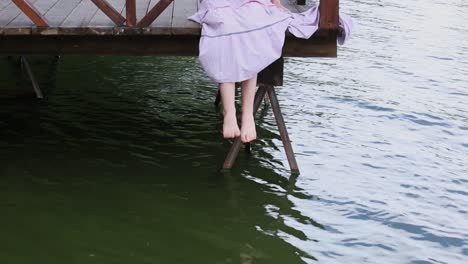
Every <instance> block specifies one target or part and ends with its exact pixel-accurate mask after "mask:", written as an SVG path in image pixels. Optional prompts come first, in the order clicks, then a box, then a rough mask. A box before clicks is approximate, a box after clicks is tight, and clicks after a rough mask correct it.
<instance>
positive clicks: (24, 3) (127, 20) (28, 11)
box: [12, 0, 174, 27]
mask: <svg viewBox="0 0 468 264" xmlns="http://www.w3.org/2000/svg"><path fill="white" fill-rule="evenodd" d="M12 1H13V3H15V4H16V6H18V8H19V9H21V11H22V12H23V13H24V14H25V15H26V16H27V17H28V18H29V19H31V21H32V22H33V23H34V24H35V25H36V26H37V27H49V25H50V24H49V22H48V21H47V19H46V18H45V17H44V16H42V15H41V13H40V12H39V11H38V10H37V9H36V8H35V7H34V6H33V5H32V4H31V2H30V1H29V0H12ZM91 1H92V2H93V3H94V4H95V5H96V6H97V7H98V8H99V9H100V10H101V11H102V12H103V13H104V14H105V15H106V16H107V17H109V18H110V19H111V20H112V21H113V22H114V23H115V24H116V25H117V26H127V27H135V26H136V27H148V26H150V25H151V24H152V23H153V22H154V20H156V18H158V17H159V15H161V13H162V12H163V11H164V10H165V9H166V8H167V7H168V6H169V5H170V4H171V3H172V2H173V1H174V0H160V1H159V2H158V3H157V4H156V5H155V6H154V7H153V8H152V9H151V10H150V11H148V13H147V14H146V15H145V16H144V17H143V18H142V19H141V20H140V21H139V22H138V23H137V21H136V0H126V1H125V8H126V17H123V16H122V15H121V14H120V13H119V12H118V11H117V10H115V8H114V7H113V6H112V5H111V4H109V3H108V2H107V1H106V0H91Z"/></svg>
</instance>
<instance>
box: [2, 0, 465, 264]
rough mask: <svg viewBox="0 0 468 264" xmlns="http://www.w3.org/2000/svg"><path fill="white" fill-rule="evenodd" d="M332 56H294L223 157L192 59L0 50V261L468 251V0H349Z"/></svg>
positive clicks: (458, 254) (418, 259)
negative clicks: (22, 69) (246, 133)
mask: <svg viewBox="0 0 468 264" xmlns="http://www.w3.org/2000/svg"><path fill="white" fill-rule="evenodd" d="M342 11H343V12H345V13H347V14H350V15H352V16H353V17H354V18H355V19H356V22H357V27H356V31H355V34H354V36H353V37H352V39H351V41H350V42H349V43H348V44H347V45H346V46H344V47H342V48H340V50H339V58H338V59H313V58H294V59H293V58H288V59H286V69H285V85H284V87H281V88H280V89H279V90H278V95H279V99H280V104H281V105H282V109H283V114H284V116H285V119H286V123H287V126H288V129H289V132H290V136H291V138H292V140H293V148H294V150H295V152H296V154H297V159H298V163H299V166H300V168H301V170H302V174H301V175H300V176H299V177H295V176H290V174H289V168H288V163H287V160H286V157H285V155H284V151H283V149H282V144H281V141H280V139H279V134H278V131H277V129H276V127H275V121H274V118H273V115H272V112H271V109H263V110H262V109H261V110H260V112H259V115H258V118H259V121H258V134H259V137H260V140H258V141H257V142H256V143H255V144H253V150H252V153H251V154H250V156H249V155H247V154H246V153H244V152H243V151H241V154H240V156H239V158H238V160H237V163H236V165H235V168H234V169H233V170H232V171H231V172H230V173H221V172H220V171H219V168H220V166H221V164H222V162H223V160H224V157H225V155H226V153H227V151H228V149H229V146H230V143H229V142H228V141H225V140H223V139H222V138H221V133H220V130H221V125H222V124H221V121H222V119H221V115H220V112H219V111H217V110H216V109H215V108H214V106H213V101H214V97H215V94H216V88H215V85H214V84H213V83H212V82H210V81H209V79H208V78H207V77H206V76H205V75H204V74H203V72H202V70H201V69H200V67H199V65H198V63H197V61H196V59H195V58H184V57H181V58H176V59H175V58H158V57H156V58H155V57H74V56H66V57H63V58H62V59H61V60H60V61H59V62H58V63H55V64H54V63H53V59H52V58H44V57H41V58H32V60H31V64H32V65H33V68H34V70H35V71H36V73H37V77H38V79H39V82H40V84H41V86H42V87H43V88H44V92H45V94H46V96H47V98H46V99H45V100H42V101H39V100H35V99H33V98H32V97H31V94H30V88H29V87H28V84H27V82H25V81H18V80H20V78H19V77H20V73H19V71H18V70H17V69H16V68H15V67H14V62H13V63H11V62H8V61H7V60H6V58H1V59H0V73H1V74H0V91H1V92H0V94H2V95H1V99H0V102H1V107H0V212H1V217H0V237H1V239H0V263H8V264H17V263H18V264H19V263H101V264H103V263H105V264H107V263H134V264H136V263H317V262H318V263H413V264H423V263H467V259H468V217H467V208H468V189H467V184H468V158H467V154H468V28H467V27H466V21H467V19H468V4H467V3H466V1H464V0H448V1H442V0H440V1H436V0H431V1H422V0H415V1H397V0H382V1H373V0H361V1H342ZM21 87H22V88H21Z"/></svg>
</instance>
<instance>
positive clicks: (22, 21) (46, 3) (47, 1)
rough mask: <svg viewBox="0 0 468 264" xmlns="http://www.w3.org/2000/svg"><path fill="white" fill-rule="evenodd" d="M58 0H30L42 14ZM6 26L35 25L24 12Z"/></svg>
mask: <svg viewBox="0 0 468 264" xmlns="http://www.w3.org/2000/svg"><path fill="white" fill-rule="evenodd" d="M57 1H58V0H42V1H41V0H31V1H30V2H31V4H33V5H34V7H35V8H36V9H37V10H38V12H39V13H40V14H42V15H44V13H46V12H47V11H48V10H49V9H50V8H51V6H53V5H54V4H55V3H56V2H57ZM6 27H8V28H31V27H35V24H34V22H33V21H31V19H29V18H28V17H27V16H26V14H24V13H21V14H19V15H18V16H17V17H16V18H15V19H14V20H13V21H11V22H10V23H9V24H8V25H7V26H6Z"/></svg>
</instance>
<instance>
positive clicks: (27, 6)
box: [13, 0, 49, 27]
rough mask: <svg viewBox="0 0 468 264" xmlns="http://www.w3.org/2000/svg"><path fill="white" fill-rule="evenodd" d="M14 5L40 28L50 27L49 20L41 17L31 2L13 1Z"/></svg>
mask: <svg viewBox="0 0 468 264" xmlns="http://www.w3.org/2000/svg"><path fill="white" fill-rule="evenodd" d="M13 3H15V5H16V6H17V7H18V8H19V9H20V10H21V11H23V13H24V14H25V15H26V16H27V17H28V18H29V19H31V21H32V22H33V23H34V24H35V25H36V26H38V27H49V23H48V22H47V19H46V18H45V17H43V16H42V15H41V13H40V12H39V11H38V10H37V9H36V8H35V7H34V6H33V5H32V4H31V2H29V0H13Z"/></svg>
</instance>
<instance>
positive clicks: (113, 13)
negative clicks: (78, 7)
mask: <svg viewBox="0 0 468 264" xmlns="http://www.w3.org/2000/svg"><path fill="white" fill-rule="evenodd" d="M91 1H92V2H93V3H94V4H95V5H96V6H97V7H98V8H99V9H100V10H101V11H102V12H103V13H104V14H106V16H107V17H108V18H110V19H111V20H112V21H113V22H114V23H115V24H116V25H117V26H123V25H124V24H125V22H126V21H127V20H126V19H125V17H123V16H122V15H120V13H119V12H118V11H117V10H115V8H114V7H112V5H111V4H109V3H108V2H107V1H106V0H91Z"/></svg>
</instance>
